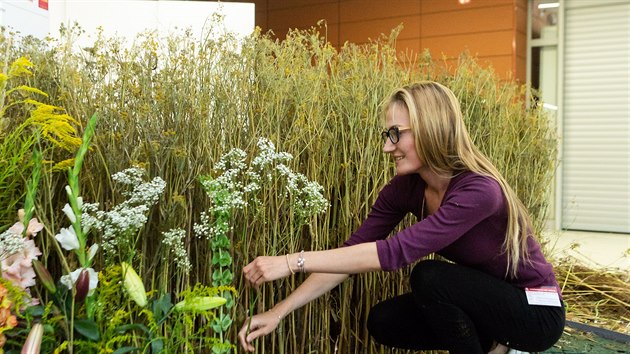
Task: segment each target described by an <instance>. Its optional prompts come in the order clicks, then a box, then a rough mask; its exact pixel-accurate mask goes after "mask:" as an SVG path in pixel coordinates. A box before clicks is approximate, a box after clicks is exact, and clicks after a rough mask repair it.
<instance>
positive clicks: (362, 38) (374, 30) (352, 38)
mask: <svg viewBox="0 0 630 354" xmlns="http://www.w3.org/2000/svg"><path fill="white" fill-rule="evenodd" d="M401 23H402V24H403V26H404V27H403V29H402V31H401V32H400V33H399V34H398V38H399V39H412V38H416V39H419V38H420V15H416V16H413V17H406V16H405V17H393V18H386V19H380V20H370V21H360V22H350V23H341V24H340V25H339V38H340V40H341V42H342V43H343V42H345V41H349V42H354V43H365V42H367V41H368V39H369V38H371V39H376V38H378V37H380V35H381V33H384V34H385V35H389V34H390V33H391V31H392V29H394V28H396V27H397V26H398V25H400V24H401Z"/></svg>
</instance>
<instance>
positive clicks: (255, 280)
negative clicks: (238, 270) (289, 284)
mask: <svg viewBox="0 0 630 354" xmlns="http://www.w3.org/2000/svg"><path fill="white" fill-rule="evenodd" d="M289 274H291V271H290V270H289V267H288V264H287V261H286V259H285V256H276V257H264V256H260V257H256V259H254V260H253V261H252V262H251V263H250V264H248V265H246V266H245V268H243V275H244V276H245V280H246V281H247V282H248V283H249V284H250V285H252V286H253V287H254V288H256V289H258V286H260V284H262V283H264V282H266V281H272V280H276V279H280V278H284V277H287V276H289Z"/></svg>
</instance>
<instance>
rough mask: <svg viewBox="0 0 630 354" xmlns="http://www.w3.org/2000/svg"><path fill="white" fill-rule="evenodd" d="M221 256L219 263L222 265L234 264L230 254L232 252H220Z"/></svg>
mask: <svg viewBox="0 0 630 354" xmlns="http://www.w3.org/2000/svg"><path fill="white" fill-rule="evenodd" d="M219 253H220V256H219V265H220V266H221V267H226V266H228V265H230V264H232V256H230V254H229V253H228V252H219Z"/></svg>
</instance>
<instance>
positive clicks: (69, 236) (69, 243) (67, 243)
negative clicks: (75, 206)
mask: <svg viewBox="0 0 630 354" xmlns="http://www.w3.org/2000/svg"><path fill="white" fill-rule="evenodd" d="M55 239H57V241H59V243H60V244H61V247H63V248H64V249H65V250H67V251H71V250H76V249H77V248H79V239H78V238H77V234H76V233H75V232H74V229H73V228H72V227H66V228H63V229H61V230H60V231H59V233H58V234H57V235H55Z"/></svg>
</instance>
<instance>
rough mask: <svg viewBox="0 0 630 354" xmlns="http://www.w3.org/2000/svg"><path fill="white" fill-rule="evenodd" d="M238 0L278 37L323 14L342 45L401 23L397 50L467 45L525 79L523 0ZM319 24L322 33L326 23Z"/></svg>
mask: <svg viewBox="0 0 630 354" xmlns="http://www.w3.org/2000/svg"><path fill="white" fill-rule="evenodd" d="M224 1H226V0H224ZM227 1H230V0H227ZM241 1H249V2H254V3H255V4H256V25H258V26H260V27H261V28H262V30H263V31H265V32H266V31H267V30H273V31H274V33H275V34H276V36H277V37H278V38H284V37H285V36H286V33H287V31H288V30H289V28H299V29H308V28H311V27H313V26H316V24H317V21H319V20H321V19H326V21H327V38H328V40H329V41H330V42H331V43H332V44H333V45H335V46H341V45H343V43H344V42H346V41H349V42H353V43H365V42H367V41H368V40H369V39H370V38H371V39H376V38H378V37H380V35H381V33H384V34H385V35H389V34H390V33H391V31H392V29H393V28H395V27H396V26H397V25H399V24H400V23H403V26H404V28H403V30H402V31H401V33H400V34H399V36H398V39H397V43H396V49H397V50H398V51H399V52H400V53H404V52H405V50H408V51H409V50H412V51H414V52H416V53H417V54H421V53H422V52H423V50H424V49H425V48H428V49H429V50H430V51H431V53H432V55H433V56H434V58H436V59H440V58H442V53H444V54H445V55H446V56H447V59H448V58H450V59H456V58H457V57H458V56H459V54H460V53H461V52H462V51H464V50H468V51H469V52H470V53H471V54H472V55H477V56H478V57H479V58H480V61H481V62H482V63H484V62H485V63H493V67H495V69H496V72H497V73H499V74H500V75H501V76H503V77H508V76H511V77H513V78H516V79H519V80H521V81H522V82H524V81H525V60H526V57H527V38H526V32H527V28H526V27H527V22H526V21H527V0H471V1H470V3H468V4H463V5H462V4H460V3H459V1H457V0H390V1H383V0H241ZM319 30H320V32H322V35H324V31H326V29H325V28H319ZM401 57H404V55H402V54H401ZM449 61H450V60H449ZM508 73H511V74H509V75H508Z"/></svg>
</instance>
